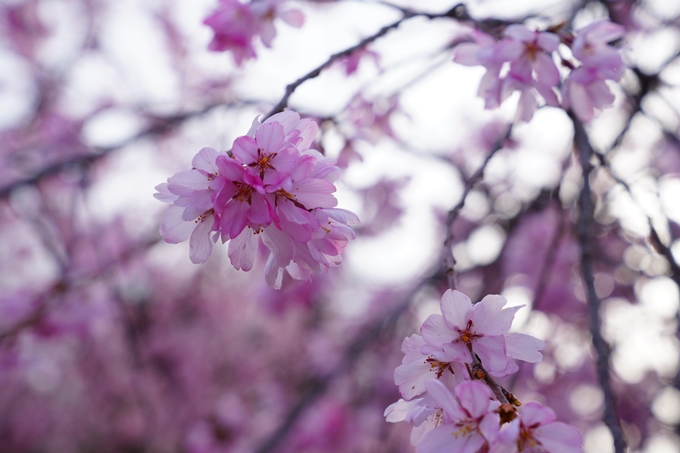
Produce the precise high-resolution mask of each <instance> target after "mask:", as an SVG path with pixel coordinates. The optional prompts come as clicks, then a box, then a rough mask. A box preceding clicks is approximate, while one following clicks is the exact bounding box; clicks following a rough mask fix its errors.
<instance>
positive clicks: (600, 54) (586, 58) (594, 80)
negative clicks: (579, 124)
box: [562, 20, 625, 121]
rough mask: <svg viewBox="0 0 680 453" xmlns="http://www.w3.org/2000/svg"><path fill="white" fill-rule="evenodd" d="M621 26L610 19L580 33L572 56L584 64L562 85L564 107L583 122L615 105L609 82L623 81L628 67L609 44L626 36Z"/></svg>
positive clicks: (589, 26) (616, 50)
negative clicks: (597, 112) (622, 78)
mask: <svg viewBox="0 0 680 453" xmlns="http://www.w3.org/2000/svg"><path fill="white" fill-rule="evenodd" d="M623 33H624V29H623V27H621V26H620V25H617V24H613V23H611V22H609V21H606V20H601V21H597V22H594V23H592V24H590V25H588V26H586V27H584V28H582V29H580V30H578V31H577V32H576V38H575V39H574V43H573V45H572V53H573V55H574V57H575V58H577V59H578V60H579V61H580V62H581V63H582V65H581V66H579V67H577V68H575V69H574V70H573V71H571V73H570V74H569V76H568V77H567V79H566V80H565V81H564V84H563V86H562V97H563V101H562V102H563V105H564V107H565V108H567V109H572V110H573V111H574V113H575V114H576V116H577V117H578V118H579V119H580V120H581V121H590V120H591V119H592V118H593V116H594V114H595V110H603V109H605V108H607V107H609V106H610V105H612V104H613V103H614V95H613V94H612V92H611V90H610V89H609V87H608V86H607V83H606V80H619V79H620V78H621V76H622V75H623V72H624V70H625V64H624V63H623V60H622V58H621V55H620V54H619V52H618V49H615V48H614V47H612V46H610V45H609V42H611V41H614V40H616V39H619V38H620V37H621V36H623Z"/></svg>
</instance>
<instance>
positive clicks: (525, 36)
mask: <svg viewBox="0 0 680 453" xmlns="http://www.w3.org/2000/svg"><path fill="white" fill-rule="evenodd" d="M503 35H504V36H508V37H510V38H514V39H516V40H518V41H523V42H531V41H533V40H534V39H535V38H536V32H533V31H531V30H529V29H528V28H526V27H525V26H524V25H519V24H512V25H510V26H509V27H508V28H506V29H505V32H503Z"/></svg>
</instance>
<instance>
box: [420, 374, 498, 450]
mask: <svg viewBox="0 0 680 453" xmlns="http://www.w3.org/2000/svg"><path fill="white" fill-rule="evenodd" d="M425 386H426V387H427V392H428V393H429V394H430V396H431V397H432V398H433V399H434V400H435V401H436V403H437V404H438V405H439V406H440V407H441V408H442V409H443V412H444V415H443V417H442V424H441V425H440V426H438V427H437V428H435V429H434V430H432V431H431V432H430V433H428V434H427V435H426V436H425V438H424V439H423V440H422V442H420V443H419V444H418V446H417V447H416V452H417V453H445V452H456V453H478V452H480V451H484V449H485V448H488V446H489V445H490V444H491V443H492V442H493V441H494V440H495V439H496V437H497V436H498V430H499V425H500V417H499V416H498V414H497V413H496V412H495V410H496V409H497V408H498V406H499V403H498V401H495V400H493V394H492V393H491V390H489V388H488V387H487V386H485V385H484V384H480V383H479V382H475V381H468V382H462V383H460V384H458V386H456V388H455V390H454V394H455V395H454V394H452V393H451V391H450V390H449V389H447V388H446V387H445V386H444V385H443V384H442V383H441V382H439V381H436V380H431V381H427V382H426V383H425Z"/></svg>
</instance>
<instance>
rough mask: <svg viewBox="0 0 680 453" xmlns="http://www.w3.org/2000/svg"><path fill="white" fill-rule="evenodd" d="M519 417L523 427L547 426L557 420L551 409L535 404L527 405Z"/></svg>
mask: <svg viewBox="0 0 680 453" xmlns="http://www.w3.org/2000/svg"><path fill="white" fill-rule="evenodd" d="M520 415H521V416H520V419H521V420H522V424H523V425H524V426H534V425H547V424H548V423H552V422H554V421H555V419H557V416H556V415H555V412H554V411H553V410H552V409H550V408H549V407H545V406H543V405H542V404H540V403H535V402H531V403H527V404H526V406H524V410H522V413H521V414H520Z"/></svg>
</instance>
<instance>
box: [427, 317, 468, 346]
mask: <svg viewBox="0 0 680 453" xmlns="http://www.w3.org/2000/svg"><path fill="white" fill-rule="evenodd" d="M420 333H421V334H422V335H423V339H424V340H425V342H427V343H432V344H433V345H441V344H443V343H449V342H451V341H454V340H457V339H458V338H459V337H460V334H459V333H458V332H454V331H453V330H451V328H450V327H449V326H448V325H446V322H445V321H444V318H443V317H442V315H436V314H435V315H430V316H428V318H427V319H426V320H425V322H424V323H423V325H422V326H421V327H420Z"/></svg>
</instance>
